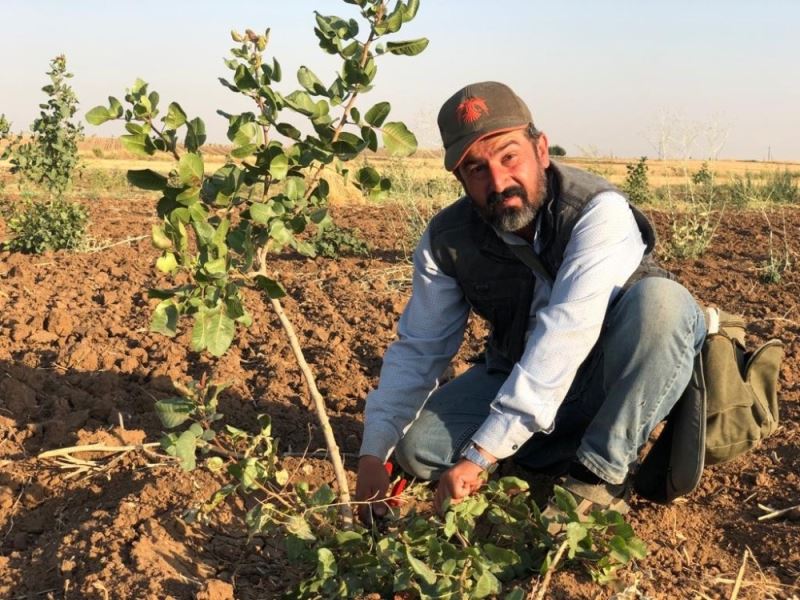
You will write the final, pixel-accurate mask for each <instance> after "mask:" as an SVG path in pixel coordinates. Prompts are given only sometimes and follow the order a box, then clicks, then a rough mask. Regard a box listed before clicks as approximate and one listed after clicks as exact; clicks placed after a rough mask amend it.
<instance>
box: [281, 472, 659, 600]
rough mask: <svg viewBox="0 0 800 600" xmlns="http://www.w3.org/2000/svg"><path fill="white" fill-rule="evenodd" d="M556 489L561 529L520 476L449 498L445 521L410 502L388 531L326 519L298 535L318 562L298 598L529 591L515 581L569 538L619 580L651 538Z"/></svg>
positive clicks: (571, 551) (307, 556)
mask: <svg viewBox="0 0 800 600" xmlns="http://www.w3.org/2000/svg"><path fill="white" fill-rule="evenodd" d="M555 493H556V498H557V502H558V503H559V505H560V506H563V509H564V510H565V516H564V518H563V520H564V521H565V524H566V530H565V533H562V534H560V535H559V536H558V537H556V538H553V537H551V536H550V535H549V534H548V533H547V525H548V523H547V522H546V520H545V519H543V518H542V516H541V513H540V512H539V509H538V508H537V507H536V504H535V503H534V502H533V501H532V499H531V497H530V494H529V491H528V484H527V483H526V482H525V481H523V480H521V479H517V478H514V477H504V478H502V479H499V480H492V481H490V482H489V483H488V484H487V485H486V486H485V488H484V489H483V490H482V491H481V492H479V493H477V494H474V495H472V496H470V497H469V498H466V499H465V500H463V501H462V502H460V503H459V504H455V505H453V506H450V507H449V509H448V510H447V512H446V514H445V516H444V519H441V520H440V519H438V518H424V517H422V516H420V515H418V514H417V513H416V512H415V511H413V510H412V511H410V512H409V513H408V514H407V515H405V516H402V517H398V516H395V517H393V518H391V519H390V520H389V521H388V522H386V523H384V524H383V528H384V529H383V531H382V532H381V533H380V535H376V534H377V532H376V531H370V530H367V529H363V528H359V529H357V530H354V531H349V532H338V531H336V530H333V529H328V528H324V527H322V528H317V529H315V530H314V531H315V532H317V533H315V534H314V533H311V532H310V531H306V532H304V535H302V536H298V535H294V536H290V537H289V539H287V545H288V546H289V547H290V548H292V550H293V551H292V552H291V556H293V557H295V558H296V559H297V560H300V561H307V562H310V563H311V564H312V565H314V566H315V567H316V568H315V571H314V573H313V574H312V575H311V576H310V577H308V578H307V579H305V580H304V581H303V582H302V583H301V584H300V585H299V586H298V588H297V589H296V590H293V591H292V592H291V597H292V598H308V599H310V598H331V599H333V598H354V597H363V596H364V595H366V594H368V593H378V594H380V595H381V597H390V596H391V595H392V593H397V592H404V591H408V592H411V593H413V594H414V595H415V596H414V597H418V598H420V599H422V600H428V599H433V598H463V599H467V598H486V597H489V596H492V597H495V596H497V595H498V594H502V593H503V592H504V591H505V592H507V593H508V595H507V596H506V597H507V598H524V597H525V596H524V593H523V590H522V588H521V587H520V586H518V585H515V584H514V582H515V581H519V580H520V579H521V578H525V577H530V576H531V575H532V574H534V573H544V572H546V571H547V570H548V569H550V568H551V567H552V566H554V565H553V560H554V556H555V555H556V553H557V549H558V547H559V546H560V545H562V544H563V545H565V547H566V549H567V557H568V559H569V560H573V561H576V562H580V563H583V564H584V565H585V566H587V567H588V568H589V570H590V572H591V573H592V576H593V577H594V578H595V579H596V580H597V581H598V582H600V583H609V582H610V581H613V580H614V578H615V574H616V572H617V570H618V569H619V567H620V566H622V565H624V564H628V563H629V562H630V561H631V560H633V559H635V558H642V557H644V556H645V554H646V549H645V546H644V544H643V543H642V541H641V540H640V539H638V538H636V537H635V536H634V534H633V530H632V529H631V527H630V525H628V524H627V523H625V521H624V520H623V518H622V516H621V515H619V514H618V513H615V512H613V511H607V512H596V513H594V514H592V515H591V516H590V517H589V518H588V519H586V520H584V521H581V520H580V519H579V518H578V516H577V514H576V513H575V508H576V503H575V500H574V498H572V496H571V495H570V494H569V493H568V492H566V491H565V490H562V489H561V488H558V487H556V490H555ZM309 534H310V535H309Z"/></svg>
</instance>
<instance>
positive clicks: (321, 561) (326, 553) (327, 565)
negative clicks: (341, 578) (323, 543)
mask: <svg viewBox="0 0 800 600" xmlns="http://www.w3.org/2000/svg"><path fill="white" fill-rule="evenodd" d="M337 571H338V569H337V568H336V559H335V558H334V557H333V552H331V551H330V550H328V549H327V548H320V549H318V550H317V577H319V578H320V579H323V580H328V579H332V578H333V577H335V576H336V573H337Z"/></svg>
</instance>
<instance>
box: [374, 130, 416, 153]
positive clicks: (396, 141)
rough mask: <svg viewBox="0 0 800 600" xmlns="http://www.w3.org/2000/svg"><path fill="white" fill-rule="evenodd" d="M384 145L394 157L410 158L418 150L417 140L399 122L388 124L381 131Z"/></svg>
mask: <svg viewBox="0 0 800 600" xmlns="http://www.w3.org/2000/svg"><path fill="white" fill-rule="evenodd" d="M381 131H382V132H383V144H384V146H386V149H387V150H388V151H389V154H391V155H393V156H409V155H411V154H413V153H414V151H415V150H416V149H417V138H416V137H415V136H414V134H413V133H411V132H410V131H409V130H408V128H407V127H406V126H405V125H404V124H403V123H399V122H393V123H386V125H384V126H383V128H382V129H381Z"/></svg>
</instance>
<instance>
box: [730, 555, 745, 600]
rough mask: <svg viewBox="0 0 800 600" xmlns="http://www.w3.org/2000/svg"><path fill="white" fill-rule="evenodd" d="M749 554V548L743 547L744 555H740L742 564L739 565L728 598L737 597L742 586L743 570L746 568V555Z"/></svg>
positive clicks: (734, 599)
mask: <svg viewBox="0 0 800 600" xmlns="http://www.w3.org/2000/svg"><path fill="white" fill-rule="evenodd" d="M749 554H750V549H749V548H745V550H744V556H743V557H742V566H741V567H739V574H738V575H737V576H736V582H735V583H734V584H733V591H732V592H731V598H730V600H736V598H738V597H739V590H740V589H741V588H742V580H743V579H744V572H745V571H746V570H747V556H748V555H749Z"/></svg>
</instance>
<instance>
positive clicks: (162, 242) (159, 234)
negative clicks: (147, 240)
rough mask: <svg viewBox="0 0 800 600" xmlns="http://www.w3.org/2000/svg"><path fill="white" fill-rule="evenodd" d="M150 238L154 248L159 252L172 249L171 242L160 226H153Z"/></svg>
mask: <svg viewBox="0 0 800 600" xmlns="http://www.w3.org/2000/svg"><path fill="white" fill-rule="evenodd" d="M151 237H152V242H153V247H154V248H158V249H159V250H166V249H168V248H172V240H171V239H169V238H168V237H167V234H166V232H165V231H164V227H163V226H162V225H156V224H153V229H152V236H151Z"/></svg>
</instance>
